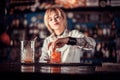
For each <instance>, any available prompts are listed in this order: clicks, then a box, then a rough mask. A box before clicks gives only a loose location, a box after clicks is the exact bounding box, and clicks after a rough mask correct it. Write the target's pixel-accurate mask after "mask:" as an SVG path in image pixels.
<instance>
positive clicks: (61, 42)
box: [48, 37, 69, 51]
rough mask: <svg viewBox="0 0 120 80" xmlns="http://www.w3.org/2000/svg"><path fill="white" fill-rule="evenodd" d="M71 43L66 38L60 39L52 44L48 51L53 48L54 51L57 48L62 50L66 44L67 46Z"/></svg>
mask: <svg viewBox="0 0 120 80" xmlns="http://www.w3.org/2000/svg"><path fill="white" fill-rule="evenodd" d="M68 41H69V38H68V37H65V38H58V39H56V40H55V41H53V42H51V43H49V44H48V49H49V47H50V46H51V47H52V50H53V51H54V50H55V49H56V48H61V47H63V46H64V45H65V44H67V43H68Z"/></svg>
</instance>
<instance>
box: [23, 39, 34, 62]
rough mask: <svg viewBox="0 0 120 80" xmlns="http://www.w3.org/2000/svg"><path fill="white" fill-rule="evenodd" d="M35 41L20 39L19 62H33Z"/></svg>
mask: <svg viewBox="0 0 120 80" xmlns="http://www.w3.org/2000/svg"><path fill="white" fill-rule="evenodd" d="M34 45H35V41H28V40H22V41H21V63H34V62H35V59H34V58H35V57H34V53H35V46H34Z"/></svg>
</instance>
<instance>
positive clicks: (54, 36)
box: [50, 29, 69, 41]
mask: <svg viewBox="0 0 120 80" xmlns="http://www.w3.org/2000/svg"><path fill="white" fill-rule="evenodd" d="M68 36H69V30H68V29H65V30H64V32H63V33H62V34H61V35H59V36H56V35H55V34H54V33H52V34H51V35H50V40H51V41H52V40H55V39H57V38H61V37H68Z"/></svg>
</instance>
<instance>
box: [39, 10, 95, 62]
mask: <svg viewBox="0 0 120 80" xmlns="http://www.w3.org/2000/svg"><path fill="white" fill-rule="evenodd" d="M44 23H45V25H46V27H47V29H48V30H49V31H50V33H51V35H50V36H48V37H47V38H45V40H44V43H43V46H42V49H41V51H42V52H41V57H40V60H39V62H46V63H47V62H49V61H50V57H51V53H52V52H53V51H54V50H55V49H57V50H59V51H60V52H61V63H80V58H81V56H82V54H83V53H82V52H83V51H82V50H90V51H94V48H95V45H96V42H95V40H94V39H93V38H91V37H88V36H85V35H84V34H83V33H81V32H79V31H77V30H71V31H70V30H68V25H67V18H66V15H65V13H64V11H63V10H62V9H60V8H49V9H47V10H46V12H45V15H44Z"/></svg>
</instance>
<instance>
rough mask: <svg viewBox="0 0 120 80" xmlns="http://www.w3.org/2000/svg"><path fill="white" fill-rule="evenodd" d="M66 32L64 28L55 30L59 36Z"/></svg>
mask: <svg viewBox="0 0 120 80" xmlns="http://www.w3.org/2000/svg"><path fill="white" fill-rule="evenodd" d="M63 32H64V30H55V35H56V36H59V35H61V34H62V33H63Z"/></svg>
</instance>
